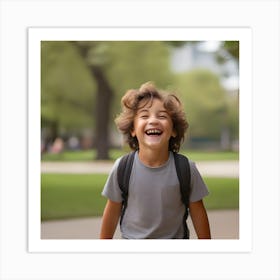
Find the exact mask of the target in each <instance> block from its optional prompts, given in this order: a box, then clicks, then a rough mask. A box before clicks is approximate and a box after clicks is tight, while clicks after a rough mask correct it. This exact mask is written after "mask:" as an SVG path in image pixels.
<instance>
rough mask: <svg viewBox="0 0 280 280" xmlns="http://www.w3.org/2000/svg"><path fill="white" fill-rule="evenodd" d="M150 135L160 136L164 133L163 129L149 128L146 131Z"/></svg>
mask: <svg viewBox="0 0 280 280" xmlns="http://www.w3.org/2000/svg"><path fill="white" fill-rule="evenodd" d="M145 133H146V134H147V135H148V136H159V135H161V134H162V131H161V130H159V129H148V130H146V131H145Z"/></svg>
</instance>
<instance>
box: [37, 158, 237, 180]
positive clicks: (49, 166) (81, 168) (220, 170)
mask: <svg viewBox="0 0 280 280" xmlns="http://www.w3.org/2000/svg"><path fill="white" fill-rule="evenodd" d="M112 165H113V163H112V162H111V161H93V162H42V163H41V172H42V173H81V174H82V173H83V174H85V173H105V174H108V173H109V171H110V170H111V168H112ZM196 165H197V167H198V170H199V171H200V173H201V174H202V176H208V177H210V176H211V177H215V176H218V177H235V178H236V177H238V176H239V163H238V161H203V162H197V163H196Z"/></svg>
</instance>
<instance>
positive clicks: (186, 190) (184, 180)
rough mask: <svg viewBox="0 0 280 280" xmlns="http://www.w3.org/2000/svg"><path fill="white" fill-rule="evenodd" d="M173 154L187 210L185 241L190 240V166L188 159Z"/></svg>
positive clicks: (184, 223) (184, 220)
mask: <svg viewBox="0 0 280 280" xmlns="http://www.w3.org/2000/svg"><path fill="white" fill-rule="evenodd" d="M173 154H174V161H175V166H176V171H177V176H178V180H179V183H180V191H181V199H182V202H183V204H184V205H185V208H186V211H185V215H184V218H183V226H184V239H189V229H188V226H187V222H186V221H187V218H188V215H189V197H190V181H191V172H190V164H189V160H188V158H187V157H185V156H183V155H181V154H178V153H173Z"/></svg>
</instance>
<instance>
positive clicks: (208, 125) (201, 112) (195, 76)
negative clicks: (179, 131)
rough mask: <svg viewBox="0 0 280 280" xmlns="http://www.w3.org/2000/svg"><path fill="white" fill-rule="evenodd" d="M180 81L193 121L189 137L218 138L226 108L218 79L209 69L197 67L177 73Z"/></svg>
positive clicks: (190, 121) (191, 120) (191, 121)
mask: <svg viewBox="0 0 280 280" xmlns="http://www.w3.org/2000/svg"><path fill="white" fill-rule="evenodd" d="M177 84H178V87H179V88H180V91H181V92H182V93H183V95H182V99H183V101H184V104H185V110H186V114H187V118H188V121H189V123H190V128H189V136H190V137H191V138H204V139H205V138H206V139H214V140H217V139H219V137H220V136H221V130H222V127H223V125H224V122H225V113H226V110H227V107H226V94H225V91H224V89H223V88H222V87H221V85H220V82H219V78H218V77H217V76H216V75H215V74H213V73H212V72H210V71H209V70H204V69H196V70H193V71H189V72H187V73H183V74H178V82H177Z"/></svg>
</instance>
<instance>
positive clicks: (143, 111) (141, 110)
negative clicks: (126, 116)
mask: <svg viewBox="0 0 280 280" xmlns="http://www.w3.org/2000/svg"><path fill="white" fill-rule="evenodd" d="M147 112H149V110H148V109H140V110H139V111H138V112H137V114H141V113H147ZM158 113H165V114H168V112H167V111H166V110H159V111H158Z"/></svg>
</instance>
